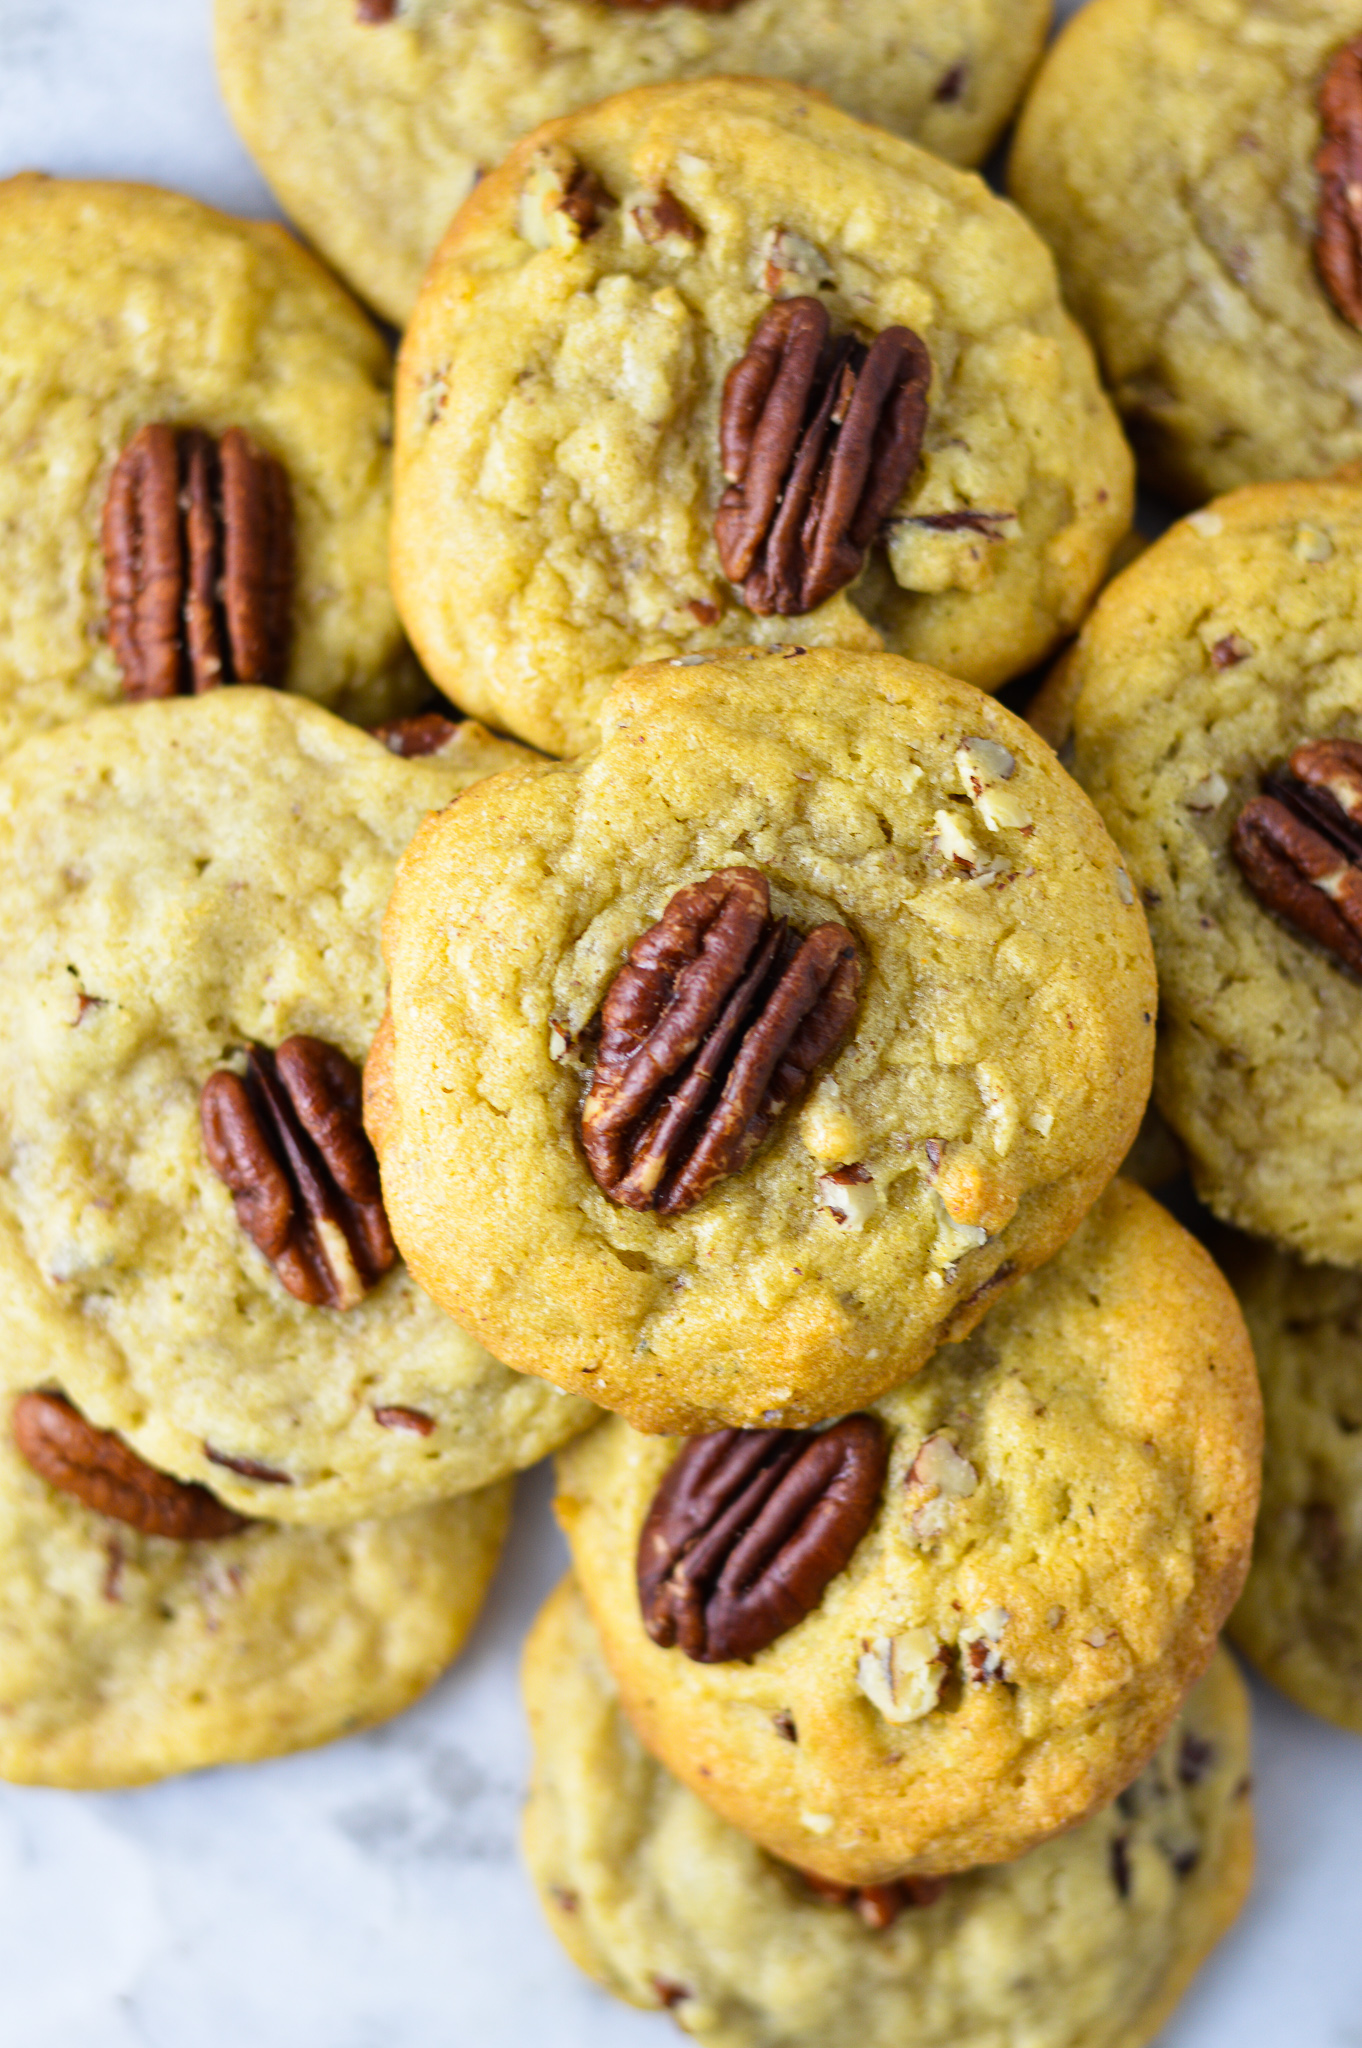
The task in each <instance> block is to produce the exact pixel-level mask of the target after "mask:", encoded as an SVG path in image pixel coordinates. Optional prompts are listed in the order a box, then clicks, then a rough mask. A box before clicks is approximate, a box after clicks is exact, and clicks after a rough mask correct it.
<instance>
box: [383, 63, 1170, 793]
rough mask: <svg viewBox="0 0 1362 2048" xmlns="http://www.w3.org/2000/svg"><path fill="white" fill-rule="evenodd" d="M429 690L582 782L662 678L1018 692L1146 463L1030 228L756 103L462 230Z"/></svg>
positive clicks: (401, 411) (430, 389)
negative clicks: (804, 673) (768, 647)
mask: <svg viewBox="0 0 1362 2048" xmlns="http://www.w3.org/2000/svg"><path fill="white" fill-rule="evenodd" d="M397 433H398V451H397V469H396V478H397V481H396V486H395V489H396V497H395V518H394V527H393V574H394V585H395V588H396V590H397V595H398V604H399V606H400V608H401V610H402V614H403V618H404V620H405V622H406V625H407V628H408V631H409V632H410V633H411V634H412V636H413V639H414V640H415V642H416V645H417V647H418V648H419V650H420V652H421V654H422V656H423V658H424V660H425V661H426V663H427V666H428V667H429V668H430V671H431V674H432V675H433V676H434V677H435V678H436V680H437V682H439V683H440V684H441V685H442V687H444V688H446V689H448V690H450V691H451V692H452V693H453V695H454V696H455V698H456V700H457V701H458V702H459V703H461V704H464V705H466V706H467V707H468V708H469V709H470V710H472V711H474V712H475V713H476V714H477V715H478V716H479V717H486V718H489V719H490V720H491V721H492V722H493V723H494V724H496V725H498V726H504V727H505V728H506V730H508V731H511V732H514V733H516V734H517V735H518V736H519V737H521V738H522V739H529V740H532V741H533V742H534V743H535V744H536V745H538V746H542V747H544V748H546V749H547V750H548V751H549V752H551V753H560V754H561V753H569V752H572V751H575V750H576V749H578V748H580V747H582V746H585V745H587V744H588V743H589V742H590V740H591V736H592V732H593V718H594V714H595V712H596V710H597V708H598V706H599V703H600V699H601V696H602V693H603V691H604V689H605V687H606V685H607V683H608V682H609V680H610V679H611V678H612V677H613V676H615V675H617V674H618V673H619V672H620V671H621V670H623V669H626V668H628V667H629V666H630V664H631V663H634V662H639V661H644V660H653V659H660V658H662V657H664V656H675V655H682V654H685V653H687V652H695V651H698V650H701V649H706V648H715V647H721V646H724V645H732V644H735V643H742V644H749V643H752V642H754V641H762V642H764V643H771V642H779V643H788V642H790V641H798V642H801V643H803V644H806V645H809V644H816V645H821V646H843V647H853V648H860V649H877V648H888V649H891V650H893V651H894V652H897V653H901V654H906V655H910V656H912V657H913V658H914V659H915V660H919V661H925V662H932V663H934V664H935V665H936V666H938V667H940V668H943V669H946V670H948V671H949V672H950V673H951V674H953V675H961V676H964V677H965V678H966V680H967V681H970V682H973V683H977V684H978V685H980V686H981V687H983V688H988V689H992V688H994V687H996V686H997V685H999V684H1001V683H1003V682H1005V681H1006V680H1007V679H1008V678H1009V677H1010V676H1013V675H1016V674H1018V673H1019V672H1020V671H1022V670H1023V669H1025V668H1027V667H1028V666H1029V665H1030V664H1032V663H1033V662H1036V661H1038V660H1040V659H1041V658H1042V657H1043V655H1044V654H1045V652H1046V651H1047V649H1048V648H1050V647H1051V646H1052V645H1053V644H1054V642H1055V641H1056V640H1058V639H1059V638H1060V637H1061V635H1062V634H1063V633H1064V632H1065V631H1066V630H1071V629H1072V628H1073V627H1074V626H1075V625H1076V624H1077V622H1078V620H1079V619H1080V618H1081V617H1082V615H1083V611H1084V609H1085V608H1086V606H1087V603H1088V601H1089V599H1090V598H1091V596H1092V593H1093V591H1094V589H1095V588H1096V587H1097V584H1098V582H1099V581H1100V579H1101V576H1102V572H1103V570H1104V568H1105V565H1106V561H1107V557H1108V555H1109V554H1110V552H1111V550H1112V548H1113V546H1114V545H1115V543H1116V542H1117V541H1118V540H1119V538H1120V536H1121V535H1122V534H1123V533H1124V532H1125V530H1126V528H1127V526H1128V524H1129V516H1130V457H1129V453H1128V451H1127V449H1126V446H1125V443H1124V441H1123V440H1122V438H1121V434H1120V430H1119V428H1118V426H1117V423H1116V419H1115V416H1114V414H1113V413H1112V411H1111V408H1110V406H1109V405H1108V403H1107V400H1106V399H1105V398H1104V396H1103V395H1102V392H1101V390H1100V388H1099V386H1098V383H1097V379H1096V376H1095V373H1094V370H1093V365H1092V359H1091V357H1090V355H1089V352H1088V349H1087V345H1086V343H1085V342H1084V341H1083V339H1082V337H1081V335H1080V334H1079V333H1078V331H1077V329H1076V328H1075V327H1074V326H1073V323H1072V322H1071V321H1070V319H1069V317H1068V315H1067V314H1066V313H1065V312H1064V311H1063V309H1062V307H1061V305H1060V302H1059V296H1058V291H1057V289H1056V284H1055V278H1054V271H1053V268H1052V265H1051V263H1050V260H1049V258H1048V256H1047V254H1046V251H1045V249H1044V247H1043V246H1042V244H1041V243H1040V241H1039V239H1038V238H1037V237H1036V236H1035V235H1034V234H1033V233H1032V231H1031V230H1030V228H1029V227H1028V226H1027V225H1026V223H1025V222H1024V221H1023V220H1021V219H1020V218H1019V217H1018V215H1017V214H1016V213H1015V212H1014V211H1013V210H1012V209H1011V208H1010V207H1009V206H1008V205H1007V204H1006V203H1005V202H1004V201H1002V200H999V199H996V198H994V196H993V195H992V194H991V193H990V192H989V191H988V190H987V189H986V188H985V186H984V185H982V184H981V183H980V182H979V180H978V179H977V178H972V177H966V176H964V175H962V174H961V173H960V172H958V171H955V170H952V169H951V168H950V166H949V165H946V164H942V163H940V162H939V161H938V160H937V159H936V158H935V157H931V156H928V155H926V154H925V153H924V152H923V151H921V150H919V149H916V148H914V147H913V145H912V144H910V143H907V142H900V141H898V140H897V139H896V138H894V137H892V136H889V135H884V134H881V133H880V132H879V131H877V130H875V129H872V128H867V127H865V126H863V125H862V124H860V123H859V122H856V121H853V120H851V119H850V118H849V116H847V115H845V114H841V113H838V112H837V111H836V110H835V109H834V108H832V107H831V106H829V105H828V104H827V102H826V101H824V100H823V99H822V98H821V96H820V95H818V94H810V93H807V92H799V91H796V90H795V89H794V88H793V87H790V86H780V85H775V84H770V83H763V82H760V81H757V80H734V79H716V80H707V81H701V82H700V83H698V84H693V85H679V86H657V87H648V88H640V89H639V90H637V91H635V92H631V93H623V94H620V95H619V96H618V97H617V98H615V99H613V100H608V101H606V102H605V103H604V104H603V105H602V106H599V107H594V108H591V109H590V110H588V111H586V112H584V113H580V114H577V115H575V116H573V117H571V118H569V119H567V120H564V121H558V122H552V123H550V124H548V125H547V126H545V127H543V128H541V129H539V130H537V131H536V132H535V133H534V134H533V135H531V136H529V137H527V138H526V139H525V140H524V141H523V142H521V143H519V144H518V145H517V147H516V148H515V149H514V150H513V151H512V153H511V155H510V156H509V158H508V159H507V161H506V162H505V164H503V165H502V167H501V168H500V169H499V170H497V171H496V172H494V173H493V174H492V175H491V176H490V177H488V178H485V179H484V180H483V182H482V183H481V184H480V185H479V186H478V188H477V190H476V192H475V193H474V194H473V196H472V198H471V199H470V200H469V201H468V202H467V204H466V205H465V206H464V207H463V209H462V210H461V212H460V213H459V215H458V217H457V219H456V220H455V222H454V224H453V226H452V227H451V228H450V231H449V234H448V236H447V237H446V240H445V242H444V244H443V246H442V248H441V250H440V253H439V255H438V256H437V258H436V260H435V263H434V265H433V267H432V269H431V271H430V273H429V276H428V278H427V282H426V285H425V288H424V290H423V292H422V296H421V299H420V302H419V304H418V306H417V309H416V312H415V314H414V316H413V320H412V325H411V328H410V329H409V331H408V335H407V338H406V341H405V343H404V345H403V350H402V357H401V368H400V376H399V399H398V429H397Z"/></svg>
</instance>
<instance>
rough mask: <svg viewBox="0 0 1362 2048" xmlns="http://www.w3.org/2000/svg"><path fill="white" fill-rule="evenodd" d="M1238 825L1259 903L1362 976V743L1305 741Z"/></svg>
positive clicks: (1236, 849) (1242, 862)
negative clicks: (1285, 769)
mask: <svg viewBox="0 0 1362 2048" xmlns="http://www.w3.org/2000/svg"><path fill="white" fill-rule="evenodd" d="M1288 766H1289V769H1290V773H1289V774H1286V775H1268V776H1266V777H1265V778H1264V780H1263V794H1262V795H1261V796H1255V797H1252V798H1251V799H1250V800H1249V802H1248V803H1246V804H1245V805H1244V808H1243V810H1242V811H1241V812H1240V813H1239V816H1238V818H1237V819H1236V820H1235V826H1234V831H1233V833H1232V835H1231V838H1230V851H1231V852H1232V853H1233V855H1234V858H1235V860H1236V861H1237V862H1238V864H1239V868H1240V871H1241V872H1242V874H1243V877H1244V880H1245V881H1246V882H1247V883H1248V885H1249V887H1250V889H1252V891H1253V893H1254V895H1255V896H1256V897H1257V898H1258V900H1259V902H1260V903H1262V904H1265V905H1266V907H1267V908H1268V909H1269V910H1274V911H1275V912H1276V913H1277V915H1278V916H1279V917H1281V918H1284V919H1285V921H1286V922H1287V923H1288V924H1290V925H1294V926H1295V928H1296V930H1297V931H1299V932H1304V933H1305V934H1306V935H1307V937H1309V938H1312V939H1317V940H1318V941H1319V943H1320V945H1321V946H1325V947H1327V948H1328V950H1329V951H1330V952H1331V953H1332V954H1334V956H1335V957H1336V958H1337V959H1339V960H1341V961H1342V962H1343V964H1344V966H1345V967H1351V968H1352V970H1353V972H1354V973H1355V974H1362V742H1359V741H1357V740H1307V741H1306V742H1305V743H1304V745H1302V746H1299V747H1297V748H1296V750H1295V752H1294V753H1293V754H1292V756H1291V759H1290V762H1289V764H1288Z"/></svg>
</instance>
